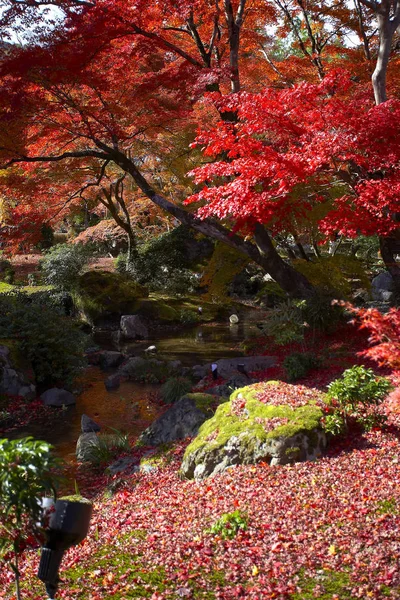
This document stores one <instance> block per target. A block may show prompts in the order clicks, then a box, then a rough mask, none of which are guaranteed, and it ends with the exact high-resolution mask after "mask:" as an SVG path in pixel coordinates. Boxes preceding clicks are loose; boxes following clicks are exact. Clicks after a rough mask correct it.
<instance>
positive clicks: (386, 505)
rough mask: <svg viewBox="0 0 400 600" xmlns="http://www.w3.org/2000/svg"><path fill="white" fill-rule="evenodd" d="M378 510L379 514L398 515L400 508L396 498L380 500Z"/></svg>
mask: <svg viewBox="0 0 400 600" xmlns="http://www.w3.org/2000/svg"><path fill="white" fill-rule="evenodd" d="M376 512H377V514H378V515H398V514H399V509H398V508H397V501H396V498H387V499H386V500H379V501H378V502H377V503H376Z"/></svg>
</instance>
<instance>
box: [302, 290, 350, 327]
mask: <svg viewBox="0 0 400 600" xmlns="http://www.w3.org/2000/svg"><path fill="white" fill-rule="evenodd" d="M299 308H300V310H301V313H302V316H303V319H304V322H305V323H307V324H308V325H309V326H310V327H311V328H312V329H313V331H314V332H315V331H316V332H323V333H327V332H330V331H334V330H335V329H336V327H337V326H338V324H339V323H340V321H341V320H342V319H343V315H344V311H343V308H342V307H341V306H340V305H339V304H332V299H331V298H330V297H328V296H324V295H321V294H317V295H316V296H313V297H312V298H308V299H307V300H302V301H301V302H299Z"/></svg>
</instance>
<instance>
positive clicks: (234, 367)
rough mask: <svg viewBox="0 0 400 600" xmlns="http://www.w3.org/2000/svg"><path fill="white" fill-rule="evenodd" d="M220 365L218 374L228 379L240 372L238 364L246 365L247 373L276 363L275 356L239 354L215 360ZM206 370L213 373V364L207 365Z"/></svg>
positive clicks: (261, 369)
mask: <svg viewBox="0 0 400 600" xmlns="http://www.w3.org/2000/svg"><path fill="white" fill-rule="evenodd" d="M215 364H216V365H217V366H218V375H219V376H220V377H223V378H224V379H228V378H230V377H232V376H236V375H237V374H238V365H240V364H242V365H244V368H245V370H246V373H251V372H252V371H264V370H265V369H268V368H269V367H273V366H274V365H275V364H276V357H275V356H238V357H235V358H221V359H220V360H217V361H215ZM205 368H206V372H207V373H211V364H209V365H206V366H205Z"/></svg>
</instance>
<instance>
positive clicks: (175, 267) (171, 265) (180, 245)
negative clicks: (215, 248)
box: [116, 225, 209, 295]
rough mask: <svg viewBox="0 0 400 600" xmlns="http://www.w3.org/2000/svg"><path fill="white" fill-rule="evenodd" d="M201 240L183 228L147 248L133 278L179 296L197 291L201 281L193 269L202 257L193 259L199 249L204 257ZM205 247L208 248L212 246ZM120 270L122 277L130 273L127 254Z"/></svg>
mask: <svg viewBox="0 0 400 600" xmlns="http://www.w3.org/2000/svg"><path fill="white" fill-rule="evenodd" d="M197 237H198V235H197V234H195V233H194V232H193V231H191V230H190V229H188V228H187V227H184V226H183V225H180V226H179V227H176V228H175V229H173V230H171V231H168V232H166V233H163V234H162V235H160V236H158V237H157V238H154V239H152V240H150V241H149V242H148V243H146V244H143V245H142V246H140V247H139V248H138V255H137V256H136V257H135V258H134V260H133V261H132V265H131V267H130V268H129V272H130V273H131V276H132V277H133V278H134V279H135V280H136V281H138V282H139V283H141V284H145V285H146V286H148V287H149V289H150V290H152V291H159V290H163V291H164V292H168V293H171V294H178V295H181V294H188V293H190V292H192V291H194V290H195V289H196V288H197V287H198V279H197V276H196V274H195V273H194V272H193V271H192V270H191V266H192V263H193V262H194V260H195V259H196V261H197V262H198V255H197V252H195V256H193V248H198V250H199V252H200V255H201V253H202V250H201V247H202V242H199V241H198V240H197ZM203 244H204V245H206V246H208V245H209V242H205V243H204V242H203ZM200 258H201V256H200ZM116 268H117V270H118V271H119V272H121V273H124V272H126V270H127V264H126V254H120V255H119V256H118V258H117V260H116Z"/></svg>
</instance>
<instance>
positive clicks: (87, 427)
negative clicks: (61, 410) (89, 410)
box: [81, 415, 101, 433]
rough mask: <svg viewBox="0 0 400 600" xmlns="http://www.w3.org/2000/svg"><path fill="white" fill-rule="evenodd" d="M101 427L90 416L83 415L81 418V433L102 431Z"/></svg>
mask: <svg viewBox="0 0 400 600" xmlns="http://www.w3.org/2000/svg"><path fill="white" fill-rule="evenodd" d="M100 430H101V427H100V425H99V424H98V423H96V421H93V419H91V418H90V417H88V415H82V417H81V431H82V433H90V432H92V431H94V432H96V431H100Z"/></svg>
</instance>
